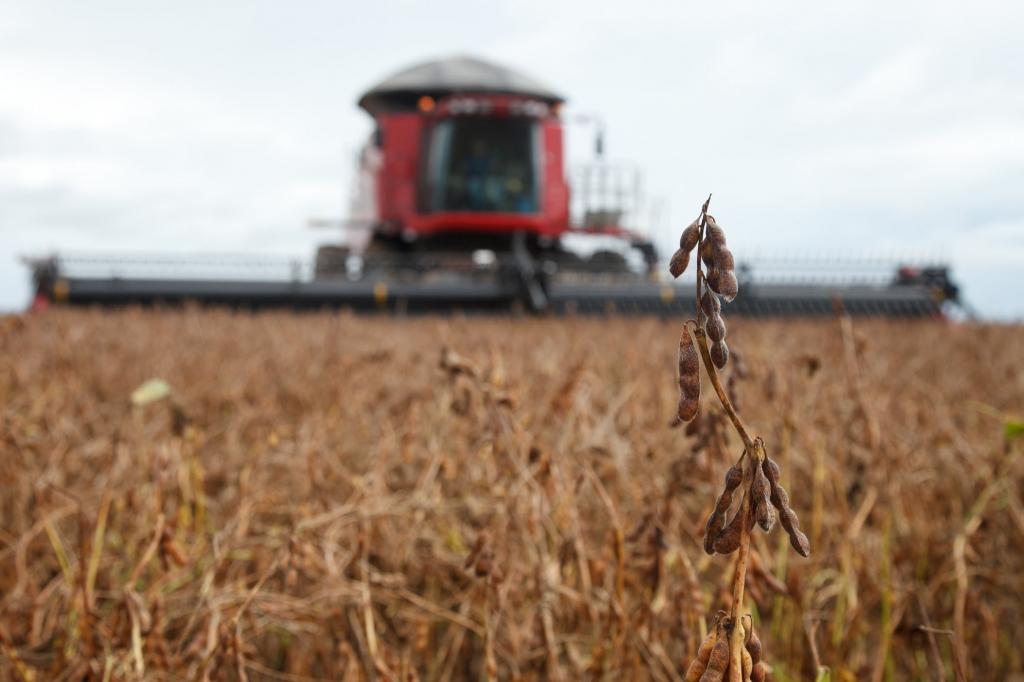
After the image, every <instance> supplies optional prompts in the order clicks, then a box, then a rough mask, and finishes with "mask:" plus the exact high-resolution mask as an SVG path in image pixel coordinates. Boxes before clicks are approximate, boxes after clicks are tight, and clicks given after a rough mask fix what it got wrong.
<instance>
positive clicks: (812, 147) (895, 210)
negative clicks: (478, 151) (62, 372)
mask: <svg viewBox="0 0 1024 682" xmlns="http://www.w3.org/2000/svg"><path fill="white" fill-rule="evenodd" d="M1022 8H1024V3H1020V2H1011V1H1007V2H972V3H963V2H948V1H945V0H930V1H928V2H904V3H895V2H860V3H842V5H841V6H840V5H839V3H806V2H799V3H797V2H785V1H776V2H772V3H764V2H758V3H749V4H748V3H713V2H703V3H699V4H697V3H683V2H666V3H657V4H652V3H645V2H637V1H631V2H620V3H615V4H611V5H602V4H600V3H596V2H593V1H584V2H571V3H570V2H564V3H563V2H551V1H550V0H544V1H541V0H507V1H501V2H494V1H488V2H479V1H478V0H469V1H466V2H444V3H442V2H429V3H428V2H419V1H413V0H410V1H407V2H382V1H379V0H378V1H375V2H359V3H342V2H291V3H285V2H263V3H258V2H244V3H243V2H238V3H232V2H217V3H209V2H199V1H195V0H175V1H174V2H167V3H157V2H138V0H131V1H125V2H106V1H100V0H90V1H89V2H45V1H42V0H33V1H31V2H30V1H26V2H22V3H14V2H9V1H8V2H5V3H4V6H3V10H2V11H0V309H11V308H18V307H21V306H23V305H24V303H25V301H26V300H27V297H28V273H27V271H26V270H25V268H24V267H22V266H21V265H20V264H18V262H17V256H18V255H20V254H40V253H45V252H48V251H50V250H85V249H96V250H103V251H112V250H114V251H117V250H146V251H162V250H168V249H172V250H178V251H219V252H247V251H261V252H279V253H287V254H295V255H310V254H311V253H312V250H313V248H314V246H315V244H316V243H318V242H321V241H324V240H328V239H330V238H332V236H333V235H331V234H330V233H324V232H317V231H311V230H309V229H307V228H306V227H305V223H306V221H307V219H308V218H310V217H314V216H322V217H340V216H341V215H342V213H343V212H344V211H345V207H346V203H347V192H348V187H349V184H350V182H351V178H352V170H353V156H354V154H355V152H356V150H357V149H358V147H359V145H360V144H361V143H362V141H363V139H364V138H365V137H366V135H367V134H368V133H369V131H370V129H371V125H370V122H369V119H368V118H367V117H366V115H365V114H364V113H363V112H362V111H360V110H359V109H357V108H356V106H355V100H356V99H357V97H358V96H359V94H360V93H361V92H362V91H363V90H364V89H366V88H367V87H368V86H370V85H372V84H373V83H375V82H376V81H378V80H380V79H382V78H383V77H385V76H387V75H389V74H391V73H392V72H394V71H396V70H398V69H401V68H403V67H404V66H407V65H409V64H411V63H414V62H417V61H421V60H424V59H427V58H431V57H436V56H446V55H452V54H458V53H465V54H473V55H479V56H482V57H485V58H489V59H492V60H496V61H500V62H504V63H507V64H508V65H511V66H514V67H517V68H519V69H521V70H523V71H525V72H527V73H529V74H531V75H533V76H535V77H537V78H538V79H539V80H542V81H544V82H546V83H548V84H549V85H551V86H552V87H553V88H555V89H557V90H559V91H561V92H563V93H565V94H566V95H567V96H568V97H569V99H570V105H571V107H572V108H573V109H575V110H576V111H579V112H599V113H600V114H602V116H603V117H604V119H605V122H606V125H607V128H608V141H607V142H608V145H607V147H608V152H609V155H610V156H611V157H612V158H614V159H621V160H628V161H632V162H635V163H636V164H638V165H639V166H640V167H641V168H643V169H644V172H645V176H646V179H647V189H648V192H649V194H651V195H653V196H658V197H663V198H664V200H665V201H666V204H667V206H668V214H667V215H668V217H669V219H668V220H666V221H665V222H664V223H663V224H662V225H661V226H660V227H659V228H658V229H659V234H657V235H656V237H657V239H658V240H659V241H660V242H661V243H662V244H665V245H666V246H667V245H669V244H670V243H671V241H672V236H671V233H672V232H675V233H676V234H678V230H679V227H680V226H681V225H683V224H685V223H686V222H688V221H689V220H690V219H691V218H692V215H693V214H694V213H695V212H696V209H697V207H698V206H699V203H700V201H701V199H702V198H703V197H704V196H705V195H706V194H707V193H708V192H709V191H713V192H714V193H715V199H714V206H715V211H716V215H717V216H718V217H719V220H720V222H721V223H722V224H723V225H724V226H725V227H726V229H727V231H728V234H729V237H730V243H731V244H732V245H734V251H735V252H736V255H737V258H738V259H740V260H742V259H743V257H744V252H745V251H747V252H751V253H752V252H754V251H762V252H763V251H767V252H771V253H776V254H778V253H793V254H829V253H851V252H856V253H873V254H925V255H927V254H935V253H939V254H943V255H945V256H946V257H948V258H949V259H951V261H952V263H953V265H954V268H955V269H954V273H955V275H956V277H957V278H958V280H959V281H960V283H961V284H962V285H963V287H964V289H965V293H966V296H967V298H968V300H969V301H970V302H971V303H972V304H974V305H975V306H976V307H977V308H978V309H980V310H981V311H982V312H984V313H985V314H987V315H990V316H998V317H1003V318H1006V317H1012V318H1021V317H1024V38H1022V31H1024V9H1022ZM571 135H572V145H573V153H574V156H576V157H579V156H581V155H583V154H584V153H585V152H586V148H587V145H588V144H589V135H590V132H589V131H587V130H585V129H579V130H574V131H573V132H572V133H571Z"/></svg>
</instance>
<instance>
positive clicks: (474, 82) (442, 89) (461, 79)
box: [359, 56, 565, 115]
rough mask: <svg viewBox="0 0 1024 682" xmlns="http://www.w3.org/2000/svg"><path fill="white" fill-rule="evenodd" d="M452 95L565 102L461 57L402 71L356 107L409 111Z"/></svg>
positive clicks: (504, 71) (509, 73)
mask: <svg viewBox="0 0 1024 682" xmlns="http://www.w3.org/2000/svg"><path fill="white" fill-rule="evenodd" d="M453 93H467V94H469V93H473V94H483V93H487V94H503V95H523V96H525V97H533V98H536V99H539V100H543V101H545V102H547V103H549V104H554V103H556V102H562V101H564V100H565V98H564V97H562V96H561V95H559V94H558V93H556V92H554V91H552V90H550V89H549V88H548V87H547V86H545V85H543V84H541V83H539V82H537V81H536V80H534V79H533V78H531V77H530V76H526V75H523V74H522V73H519V72H518V71H513V70H512V69H509V68H506V67H504V66H500V65H498V64H494V63H493V62H488V61H484V60H483V59H477V58H476V57H466V56H461V57H452V58H449V59H436V60H432V61H427V62H423V63H421V64H416V65H415V66H410V67H409V68H406V69H403V70H402V71H399V72H398V73H396V74H394V75H392V76H391V77H389V78H386V79H384V80H383V81H381V82H380V83H378V84H377V85H375V86H373V87H372V88H370V89H369V90H368V91H367V92H366V93H365V94H364V95H363V96H362V97H360V98H359V106H361V107H362V108H363V109H365V110H366V111H367V112H369V113H370V114H371V115H376V114H378V113H382V112H385V111H396V110H402V109H412V108H414V107H415V106H416V101H417V100H418V99H419V98H420V97H422V96H423V95H429V96H431V97H435V98H437V97H444V96H446V95H450V94H453Z"/></svg>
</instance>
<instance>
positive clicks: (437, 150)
mask: <svg viewBox="0 0 1024 682" xmlns="http://www.w3.org/2000/svg"><path fill="white" fill-rule="evenodd" d="M427 141H428V146H429V149H428V152H427V155H426V159H427V162H426V164H425V167H424V169H423V170H424V177H423V180H424V182H423V185H422V186H421V187H422V192H423V196H421V197H420V199H421V201H420V203H421V205H422V206H423V208H424V209H425V210H426V211H428V212H431V211H482V212H502V213H535V212H537V210H538V194H537V185H538V172H537V156H538V149H539V143H538V138H537V126H536V124H535V123H534V121H532V120H530V119H525V118H472V117H462V118H450V119H447V120H443V121H440V122H438V123H437V124H435V125H434V127H433V129H432V130H431V132H430V134H429V135H428V138H427Z"/></svg>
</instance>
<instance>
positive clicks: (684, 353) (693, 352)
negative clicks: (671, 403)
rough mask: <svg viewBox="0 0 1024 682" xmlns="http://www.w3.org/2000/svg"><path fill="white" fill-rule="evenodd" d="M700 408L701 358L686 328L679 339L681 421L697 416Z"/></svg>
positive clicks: (679, 411)
mask: <svg viewBox="0 0 1024 682" xmlns="http://www.w3.org/2000/svg"><path fill="white" fill-rule="evenodd" d="M699 407H700V358H699V356H698V354H697V347H696V345H695V344H694V343H693V338H692V337H691V336H690V332H689V331H688V330H687V329H686V328H685V327H684V328H683V333H682V334H681V335H680V337H679V408H678V413H677V416H678V417H679V420H680V421H684V422H688V421H690V420H691V419H693V418H694V417H696V416H697V410H698V408H699Z"/></svg>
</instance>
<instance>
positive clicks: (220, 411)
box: [0, 310, 1024, 680]
mask: <svg viewBox="0 0 1024 682" xmlns="http://www.w3.org/2000/svg"><path fill="white" fill-rule="evenodd" d="M677 330H678V321H665V322H661V321H657V320H636V319H586V320H577V319H562V320H537V319H470V320H464V319H458V318H454V319H417V320H397V319H381V318H353V317H349V316H346V315H337V314H327V313H325V314H308V315H291V314H285V313H273V314H260V315H248V314H244V313H229V312H223V311H194V310H184V311H170V312H140V311H124V312H117V313H110V312H106V313H100V312H88V311H86V312H74V311H54V312H51V313H47V314H45V315H41V316H36V317H15V318H4V319H0V397H2V402H0V449H2V450H0V678H2V679H19V678H23V677H25V678H34V679H39V680H42V679H83V678H89V679H103V678H104V677H105V676H106V677H107V678H108V679H125V678H132V677H145V678H146V679H185V678H198V679H202V678H204V677H205V678H208V679H242V678H248V679H269V680H274V679H280V680H301V679H311V678H312V679H323V678H328V679H353V680H357V679H394V680H411V679H421V680H426V679H445V678H449V679H481V678H487V677H493V678H495V679H516V678H519V679H538V678H546V679H584V678H592V677H602V676H604V677H607V678H608V679H644V678H651V679H665V680H681V679H683V676H684V674H685V666H686V665H687V663H688V662H689V661H690V660H692V659H693V658H694V656H695V654H696V653H697V649H698V647H699V646H700V644H701V642H702V641H704V639H705V635H706V634H707V632H708V631H709V629H712V628H714V627H715V624H714V623H713V622H707V621H706V620H705V619H706V616H707V614H709V613H713V611H714V609H717V608H728V599H729V594H730V585H731V578H732V576H731V564H732V561H733V558H732V557H722V556H716V557H708V556H707V555H705V554H704V552H703V550H702V543H703V535H704V527H705V524H706V522H707V520H708V517H709V515H710V514H711V511H712V508H713V506H714V501H715V498H716V496H717V494H718V492H719V490H720V489H721V485H722V476H723V473H724V472H725V471H726V469H727V468H728V466H729V465H730V464H731V463H733V462H734V461H735V458H736V454H737V453H738V452H740V451H741V450H742V444H741V443H740V442H739V440H738V438H737V437H736V435H735V433H733V432H732V431H731V430H730V429H727V428H723V415H722V414H721V412H720V411H719V410H718V409H717V408H716V407H715V406H714V405H713V403H712V402H711V401H706V402H705V405H704V406H703V407H702V410H703V412H702V414H701V415H700V416H699V417H698V418H697V420H696V421H695V422H692V423H691V424H690V425H689V426H688V427H687V428H686V429H685V434H684V430H683V429H682V428H678V429H672V428H670V426H669V421H670V418H671V417H673V416H674V415H675V414H676V407H677V406H676V400H677V387H676V386H675V385H674V383H673V381H671V380H666V374H667V373H669V374H670V373H671V372H670V371H668V372H667V371H666V368H670V367H673V366H674V364H673V363H675V362H676V358H675V357H674V355H675V353H676V349H675V348H674V347H672V344H666V343H665V342H664V339H666V338H671V337H673V336H674V335H675V334H676V333H677ZM729 338H730V341H731V342H732V341H734V342H735V343H736V346H737V347H738V348H740V349H741V350H742V352H743V355H744V364H745V367H746V370H745V371H746V373H747V376H746V378H743V379H740V380H739V381H737V382H736V383H735V385H733V384H732V382H730V391H736V392H738V393H739V395H740V397H741V398H742V401H743V405H744V407H743V410H744V412H743V414H744V417H745V418H746V419H748V420H749V421H750V422H751V423H756V424H757V426H758V430H759V432H760V433H761V434H763V435H764V437H765V440H766V441H768V442H770V443H771V456H772V458H773V459H775V460H776V461H777V462H778V463H779V465H780V466H781V470H782V478H783V481H782V482H783V483H784V484H785V487H786V488H787V489H788V490H789V491H790V493H791V494H792V500H793V505H794V509H795V511H796V512H797V513H799V516H800V522H801V527H802V528H803V530H804V531H805V532H806V533H807V535H808V537H809V539H810V541H811V543H812V545H813V547H814V552H813V554H812V555H811V557H810V558H809V559H803V558H800V557H798V556H797V555H796V554H795V553H794V552H792V551H791V550H790V545H789V538H788V537H787V536H786V534H784V533H780V532H775V533H773V534H772V535H766V534H763V533H755V534H753V535H751V538H752V539H751V552H750V565H749V569H748V571H749V572H748V587H747V594H748V596H749V600H750V601H749V602H748V605H750V606H753V607H754V608H751V609H750V610H752V611H753V620H752V623H750V625H751V626H752V627H753V628H755V632H756V634H757V636H758V637H759V644H758V646H757V651H758V652H759V651H760V642H763V646H764V649H765V650H766V651H767V652H768V653H769V662H770V664H771V666H772V667H773V673H772V675H771V677H772V679H775V680H789V679H808V678H810V677H813V675H814V673H815V671H816V670H817V668H818V666H819V665H821V666H829V667H831V669H832V676H833V679H836V680H853V679H858V680H862V679H866V680H873V679H874V680H881V679H886V678H889V679H900V680H902V679H952V678H953V676H954V675H958V676H963V678H964V679H978V680H1002V679H1007V677H1009V676H1010V674H1011V672H1013V671H1019V670H1020V669H1021V667H1022V663H1021V657H1022V654H1021V651H1024V600H1022V598H1021V594H1022V590H1021V576H1022V575H1024V499H1022V498H1024V461H1022V460H1024V458H1022V457H1021V456H1020V455H1021V451H1022V450H1024V447H1022V443H1021V439H1020V438H1016V439H1008V438H1007V437H1005V436H1004V421H1005V419H1006V417H1005V416H1004V415H1007V413H1014V412H1015V413H1016V414H1017V415H1018V418H1019V415H1020V412H1021V409H1022V406H1024V370H1022V366H1021V360H1022V358H1024V331H1022V330H1021V329H1020V328H1014V327H983V326H969V325H960V326H957V325H950V324H945V323H940V322H934V323H914V324H908V323H895V322H892V323H890V322H884V321H873V322H856V323H855V324H853V325H850V324H848V323H844V324H840V323H838V322H837V321H835V320H827V321H823V322H799V321H798V322H794V321H787V322H753V321H749V320H742V319H731V320H730V321H729ZM735 371H736V368H735V367H732V363H730V367H729V368H727V369H726V370H725V375H726V376H728V375H729V374H730V373H731V372H735ZM153 377H161V378H163V379H165V380H166V381H167V382H168V383H169V384H170V386H171V387H172V388H173V393H172V394H171V396H170V397H168V398H165V399H162V400H159V401H156V402H152V403H150V404H146V405H141V406H133V405H132V404H131V402H130V400H129V396H130V395H131V394H132V392H133V391H134V390H135V389H136V388H137V387H138V386H139V385H140V384H142V383H143V382H145V381H146V380H148V379H151V378H153ZM748 648H750V647H748ZM751 653H752V652H751ZM751 663H752V664H754V663H756V662H755V661H754V660H753V658H752V659H751ZM744 665H746V658H745V659H744ZM755 672H756V671H755Z"/></svg>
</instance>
